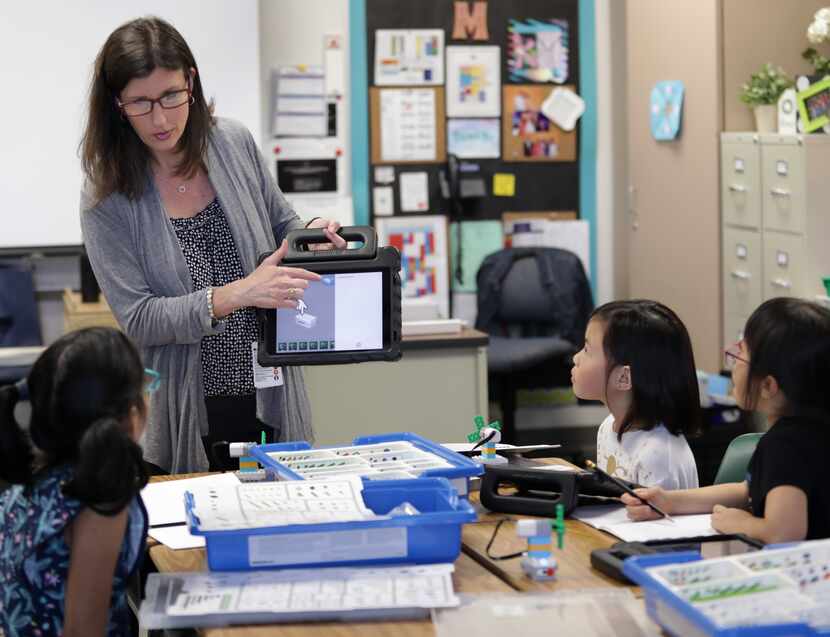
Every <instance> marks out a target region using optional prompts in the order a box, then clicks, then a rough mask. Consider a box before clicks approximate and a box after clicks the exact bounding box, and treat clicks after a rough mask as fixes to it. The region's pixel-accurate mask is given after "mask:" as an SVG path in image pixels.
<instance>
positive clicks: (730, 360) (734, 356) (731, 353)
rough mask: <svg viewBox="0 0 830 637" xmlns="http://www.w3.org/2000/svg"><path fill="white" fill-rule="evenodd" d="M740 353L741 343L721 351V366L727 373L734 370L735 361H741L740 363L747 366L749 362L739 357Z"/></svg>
mask: <svg viewBox="0 0 830 637" xmlns="http://www.w3.org/2000/svg"><path fill="white" fill-rule="evenodd" d="M740 351H741V341H738V342H737V343H735V344H734V345H732V346H731V347H728V348H726V349H725V350H723V365H724V367H725V368H726V369H728V370H729V371H732V370H733V369H735V363H736V362H737V361H741V362H742V363H746V364H747V365H748V364H749V360H747V359H746V358H744V357H743V356H741V355H740Z"/></svg>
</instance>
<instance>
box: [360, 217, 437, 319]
mask: <svg viewBox="0 0 830 637" xmlns="http://www.w3.org/2000/svg"><path fill="white" fill-rule="evenodd" d="M375 230H377V233H378V243H379V245H382V246H386V245H390V246H395V247H396V248H397V249H398V252H400V253H401V294H402V296H403V298H402V302H403V304H404V305H406V304H416V305H435V306H436V307H437V310H438V316H439V318H442V319H446V318H450V277H449V249H448V243H447V218H446V217H445V216H443V215H420V216H419V215H407V216H405V217H382V218H380V219H375Z"/></svg>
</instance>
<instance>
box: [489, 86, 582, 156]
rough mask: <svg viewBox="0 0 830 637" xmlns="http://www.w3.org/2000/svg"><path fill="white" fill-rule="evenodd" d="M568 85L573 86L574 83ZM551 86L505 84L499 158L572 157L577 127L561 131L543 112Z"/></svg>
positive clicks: (574, 153) (574, 151) (574, 150)
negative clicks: (543, 105)
mask: <svg viewBox="0 0 830 637" xmlns="http://www.w3.org/2000/svg"><path fill="white" fill-rule="evenodd" d="M567 88H569V89H571V90H573V88H574V87H573V86H568V87H567ZM550 92H551V89H550V87H546V86H539V85H527V84H519V85H515V86H512V85H505V86H504V87H503V89H502V94H503V104H502V159H503V160H504V161H526V162H537V161H574V160H575V159H576V131H564V130H562V129H561V128H559V127H558V126H557V125H556V124H554V123H553V122H551V121H550V119H548V118H547V116H545V114H544V113H542V104H543V103H544V101H545V100H546V99H547V97H548V96H549V95H550Z"/></svg>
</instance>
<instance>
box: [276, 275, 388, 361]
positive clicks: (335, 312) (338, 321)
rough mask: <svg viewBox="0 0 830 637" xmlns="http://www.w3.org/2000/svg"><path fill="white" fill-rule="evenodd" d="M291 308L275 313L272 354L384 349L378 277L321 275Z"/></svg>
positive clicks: (380, 288)
mask: <svg viewBox="0 0 830 637" xmlns="http://www.w3.org/2000/svg"><path fill="white" fill-rule="evenodd" d="M321 277H322V278H321V279H320V280H319V281H312V282H310V283H309V286H308V287H307V288H306V290H305V294H304V296H303V298H302V299H301V300H300V301H298V302H297V309H296V310H285V309H279V310H277V321H276V338H275V341H274V342H275V343H276V350H277V354H303V353H308V354H311V353H313V354H319V353H320V352H331V351H335V352H343V351H360V350H379V349H382V348H383V273H382V272H347V273H337V274H321Z"/></svg>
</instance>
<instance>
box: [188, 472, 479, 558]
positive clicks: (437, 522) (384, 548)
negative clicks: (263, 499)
mask: <svg viewBox="0 0 830 637" xmlns="http://www.w3.org/2000/svg"><path fill="white" fill-rule="evenodd" d="M362 493H363V501H364V503H365V504H366V506H367V507H368V508H370V509H371V510H372V511H374V512H375V513H376V514H378V515H386V514H387V513H388V512H389V511H390V510H392V509H394V508H395V507H396V506H398V505H400V504H402V503H403V502H409V503H410V504H412V505H413V506H415V508H417V509H418V511H419V513H418V514H417V515H400V516H394V517H391V518H387V519H378V520H364V521H359V522H332V523H326V524H298V525H290V526H279V527H267V528H252V529H244V530H227V531H202V530H201V529H200V528H199V519H198V517H197V516H196V515H195V514H194V512H193V508H194V506H195V502H194V496H193V494H192V493H189V492H188V493H186V494H185V510H186V513H187V521H188V526H189V528H190V532H191V533H192V534H193V535H203V536H204V537H205V543H206V548H207V558H208V566H209V568H210V570H212V571H233V570H247V569H252V568H292V567H294V568H299V567H308V566H368V565H380V564H432V563H441V562H454V561H455V559H456V558H457V557H458V554H459V553H460V551H461V527H462V525H463V524H465V523H467V522H474V521H475V519H476V514H475V512H474V511H473V508H472V506H470V503H469V502H467V501H466V500H464V499H462V498H460V497H459V496H458V493H457V492H456V490H455V489H454V488H453V487H452V486H451V485H450V483H449V481H447V480H446V479H444V478H424V479H419V480H384V481H379V482H371V481H367V482H365V483H364V486H363V492H362Z"/></svg>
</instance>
